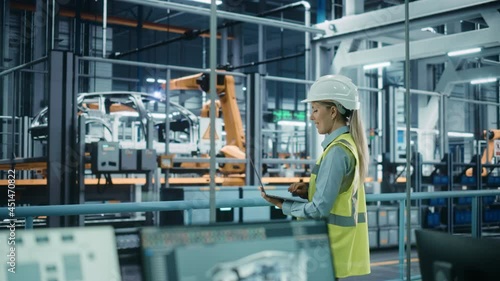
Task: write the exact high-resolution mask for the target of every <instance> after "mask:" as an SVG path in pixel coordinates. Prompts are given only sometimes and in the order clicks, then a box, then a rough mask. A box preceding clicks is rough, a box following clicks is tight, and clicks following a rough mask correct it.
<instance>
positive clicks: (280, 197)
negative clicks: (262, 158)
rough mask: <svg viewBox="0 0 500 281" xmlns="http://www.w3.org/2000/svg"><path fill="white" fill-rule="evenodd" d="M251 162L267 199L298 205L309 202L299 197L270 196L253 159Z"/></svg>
mask: <svg viewBox="0 0 500 281" xmlns="http://www.w3.org/2000/svg"><path fill="white" fill-rule="evenodd" d="M249 160H250V164H251V165H252V168H253V170H254V172H255V175H256V176H257V179H258V180H259V184H260V190H261V191H262V192H264V194H266V196H267V197H269V198H274V199H280V200H286V201H292V202H298V203H308V202H309V201H308V200H307V199H303V198H300V197H298V196H297V197H292V196H280V195H276V194H270V193H269V192H267V191H266V189H265V188H264V184H263V183H262V179H261V177H260V175H259V172H257V169H256V168H255V165H254V164H253V161H252V159H249Z"/></svg>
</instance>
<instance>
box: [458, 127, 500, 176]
mask: <svg viewBox="0 0 500 281" xmlns="http://www.w3.org/2000/svg"><path fill="white" fill-rule="evenodd" d="M483 137H484V139H485V140H487V142H488V146H487V147H486V149H485V150H484V151H483V154H482V157H481V164H487V163H489V162H490V161H491V158H492V157H493V153H494V151H495V140H499V139H500V130H484V131H483ZM465 175H466V176H468V177H472V176H473V175H474V168H469V169H467V170H466V171H465ZM487 175H488V171H487V169H486V168H484V167H483V168H482V169H481V176H482V177H485V176H487Z"/></svg>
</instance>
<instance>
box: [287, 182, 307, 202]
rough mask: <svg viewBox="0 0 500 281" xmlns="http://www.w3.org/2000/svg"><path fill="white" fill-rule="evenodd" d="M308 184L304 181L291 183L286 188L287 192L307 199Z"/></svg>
mask: <svg viewBox="0 0 500 281" xmlns="http://www.w3.org/2000/svg"><path fill="white" fill-rule="evenodd" d="M308 189H309V185H308V184H307V183H304V182H296V183H292V184H291V185H290V187H289V188H288V192H290V193H292V195H293V196H299V197H300V198H302V199H307V197H308V195H309V194H308Z"/></svg>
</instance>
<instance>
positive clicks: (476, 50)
mask: <svg viewBox="0 0 500 281" xmlns="http://www.w3.org/2000/svg"><path fill="white" fill-rule="evenodd" d="M479 52H481V48H472V49H465V50H459V51H452V52H448V56H449V57H456V56H463V55H468V54H474V53H479Z"/></svg>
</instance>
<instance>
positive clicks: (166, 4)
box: [117, 0, 325, 34]
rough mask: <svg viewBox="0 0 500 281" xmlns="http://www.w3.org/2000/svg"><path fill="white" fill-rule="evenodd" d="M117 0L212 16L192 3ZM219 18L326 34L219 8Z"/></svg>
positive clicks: (314, 28) (206, 10)
mask: <svg viewBox="0 0 500 281" xmlns="http://www.w3.org/2000/svg"><path fill="white" fill-rule="evenodd" d="M117 1H119V2H126V3H132V4H136V5H141V6H148V7H152V8H157V9H165V10H166V9H172V10H176V11H181V12H188V13H190V14H196V15H204V16H210V9H206V8H202V7H196V6H191V5H183V4H179V3H174V2H164V1H157V0H117ZM217 18H221V19H229V20H235V21H242V22H248V23H254V24H258V25H263V26H274V27H278V28H284V29H290V30H296V31H301V32H310V33H314V34H325V31H324V30H323V29H320V28H316V27H310V26H305V25H300V24H294V23H290V22H284V21H278V20H271V19H266V18H259V17H255V16H249V15H244V14H238V13H231V12H226V11H219V10H218V11H217Z"/></svg>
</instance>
